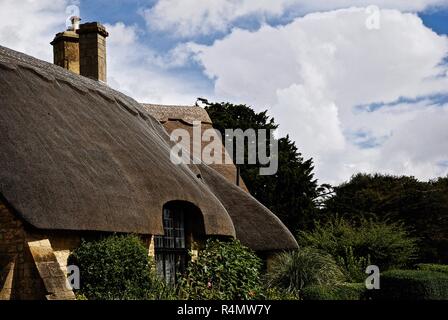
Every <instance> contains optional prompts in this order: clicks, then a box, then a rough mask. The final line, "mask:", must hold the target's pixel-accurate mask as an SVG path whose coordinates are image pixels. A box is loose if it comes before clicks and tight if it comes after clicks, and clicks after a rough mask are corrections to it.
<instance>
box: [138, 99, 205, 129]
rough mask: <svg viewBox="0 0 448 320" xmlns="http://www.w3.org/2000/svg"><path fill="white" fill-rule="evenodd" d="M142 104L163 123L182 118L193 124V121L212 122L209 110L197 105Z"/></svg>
mask: <svg viewBox="0 0 448 320" xmlns="http://www.w3.org/2000/svg"><path fill="white" fill-rule="evenodd" d="M142 106H143V108H144V109H145V110H146V111H148V113H149V114H150V115H152V116H153V117H154V118H156V119H157V120H159V121H160V122H162V123H163V122H166V121H168V120H181V121H183V122H186V123H188V124H193V121H200V122H202V123H212V120H211V119H210V117H209V115H208V113H207V111H205V109H203V108H201V107H197V106H176V105H171V106H168V105H160V104H149V103H145V104H142Z"/></svg>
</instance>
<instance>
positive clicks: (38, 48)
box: [0, 0, 201, 104]
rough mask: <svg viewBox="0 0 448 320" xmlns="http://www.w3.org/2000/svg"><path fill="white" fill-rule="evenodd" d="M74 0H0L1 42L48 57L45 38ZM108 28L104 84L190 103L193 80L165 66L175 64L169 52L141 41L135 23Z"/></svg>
mask: <svg viewBox="0 0 448 320" xmlns="http://www.w3.org/2000/svg"><path fill="white" fill-rule="evenodd" d="M74 4H75V5H76V4H77V1H74V0H72V1H69V0H39V1H37V0H0V45H2V46H5V47H8V48H11V49H13V50H17V51H20V52H23V53H26V54H28V55H31V56H33V57H36V58H39V59H42V60H46V61H48V62H52V61H53V49H52V47H51V45H50V42H51V40H53V38H54V35H55V34H56V33H57V32H61V31H64V30H65V28H66V19H67V18H68V17H69V15H70V14H71V13H70V12H66V9H67V7H68V6H69V5H74ZM78 4H79V3H78ZM81 14H82V12H81ZM107 28H108V31H109V33H110V37H109V38H108V39H107V43H108V80H109V85H111V86H112V87H114V88H116V89H118V90H121V91H123V92H125V93H128V94H129V95H131V96H133V97H134V98H136V99H138V100H139V101H142V102H154V103H190V104H191V103H193V102H194V100H195V98H196V97H197V96H200V95H201V94H199V93H196V92H199V91H200V89H198V88H197V87H196V86H195V83H194V82H192V83H186V82H185V81H184V80H183V79H182V77H181V76H180V75H176V74H171V73H170V72H169V71H166V70H165V69H166V68H165V65H167V64H168V63H171V64H173V65H174V64H175V61H174V57H173V58H172V59H173V61H171V60H170V61H165V59H163V58H162V57H160V56H158V55H157V54H155V53H154V52H153V51H152V50H151V49H150V48H149V47H147V46H145V45H144V44H143V43H141V40H140V38H139V37H140V33H139V32H140V31H139V30H138V29H137V27H135V26H128V25H125V24H123V23H117V24H114V25H107ZM177 65H179V62H177Z"/></svg>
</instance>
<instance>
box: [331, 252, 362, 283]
mask: <svg viewBox="0 0 448 320" xmlns="http://www.w3.org/2000/svg"><path fill="white" fill-rule="evenodd" d="M344 249H345V254H344V255H343V256H337V257H336V262H337V263H338V265H339V266H341V268H342V270H343V272H344V274H345V277H346V280H347V281H348V282H351V283H355V282H362V281H364V280H365V278H366V274H365V270H366V268H367V266H369V265H370V255H367V257H357V256H355V254H354V253H353V248H352V247H348V248H344Z"/></svg>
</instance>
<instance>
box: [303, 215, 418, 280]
mask: <svg viewBox="0 0 448 320" xmlns="http://www.w3.org/2000/svg"><path fill="white" fill-rule="evenodd" d="M298 241H299V245H302V246H311V247H314V248H317V249H320V250H322V251H324V252H327V253H329V254H331V255H332V256H333V257H334V258H335V259H336V261H337V262H338V264H339V265H340V266H341V267H342V268H343V269H344V270H345V273H346V275H347V277H348V278H349V280H350V281H356V282H360V281H363V279H364V278H365V275H364V274H363V273H364V270H365V267H366V265H368V264H374V265H377V266H379V268H380V270H382V271H384V270H388V269H391V268H401V267H403V266H406V265H407V264H408V263H409V262H411V261H412V259H414V258H415V256H416V252H417V251H418V248H417V245H416V239H414V238H411V237H410V236H409V235H408V233H407V231H406V230H405V229H404V227H403V226H402V225H401V224H398V223H391V222H385V221H377V220H373V219H364V218H360V219H359V220H357V221H348V220H346V219H343V218H335V219H332V220H330V221H328V222H326V223H323V224H320V223H317V224H316V226H315V229H314V230H313V231H310V232H304V231H302V232H300V233H299V236H298Z"/></svg>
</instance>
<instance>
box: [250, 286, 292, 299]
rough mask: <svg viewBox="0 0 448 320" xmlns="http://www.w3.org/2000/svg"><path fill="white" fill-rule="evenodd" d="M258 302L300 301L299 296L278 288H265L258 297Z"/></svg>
mask: <svg viewBox="0 0 448 320" xmlns="http://www.w3.org/2000/svg"><path fill="white" fill-rule="evenodd" d="M257 300H299V295H298V294H297V293H292V292H287V291H286V290H283V289H279V288H276V287H272V288H270V287H265V288H263V289H262V291H261V292H260V294H259V295H258V296H257Z"/></svg>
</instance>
